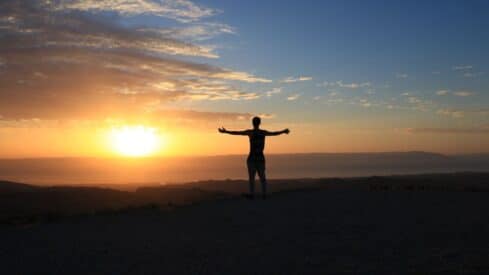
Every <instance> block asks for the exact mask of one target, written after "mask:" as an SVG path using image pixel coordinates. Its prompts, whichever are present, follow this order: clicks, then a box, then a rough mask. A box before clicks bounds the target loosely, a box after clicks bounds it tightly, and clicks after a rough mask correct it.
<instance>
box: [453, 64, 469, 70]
mask: <svg viewBox="0 0 489 275" xmlns="http://www.w3.org/2000/svg"><path fill="white" fill-rule="evenodd" d="M472 68H473V66H472V65H457V66H453V67H452V70H454V71H466V70H471V69H472Z"/></svg>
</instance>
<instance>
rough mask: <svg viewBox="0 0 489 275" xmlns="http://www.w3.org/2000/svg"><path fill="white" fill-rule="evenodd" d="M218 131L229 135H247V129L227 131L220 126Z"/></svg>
mask: <svg viewBox="0 0 489 275" xmlns="http://www.w3.org/2000/svg"><path fill="white" fill-rule="evenodd" d="M218 131H219V133H223V134H230V135H235V136H247V135H248V130H244V131H228V130H226V128H224V127H221V128H219V129H218Z"/></svg>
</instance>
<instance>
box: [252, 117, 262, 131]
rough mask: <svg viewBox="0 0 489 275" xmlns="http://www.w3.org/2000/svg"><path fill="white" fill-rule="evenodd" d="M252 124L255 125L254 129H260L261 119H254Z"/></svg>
mask: <svg viewBox="0 0 489 275" xmlns="http://www.w3.org/2000/svg"><path fill="white" fill-rule="evenodd" d="M251 122H252V123H253V128H255V129H258V127H260V123H261V119H260V118H259V117H257V116H256V117H254V118H253V119H252V120H251Z"/></svg>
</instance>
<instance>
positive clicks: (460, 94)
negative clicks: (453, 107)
mask: <svg viewBox="0 0 489 275" xmlns="http://www.w3.org/2000/svg"><path fill="white" fill-rule="evenodd" d="M473 94H474V93H472V92H469V91H458V92H454V93H453V95H455V96H461V97H466V96H471V95H473Z"/></svg>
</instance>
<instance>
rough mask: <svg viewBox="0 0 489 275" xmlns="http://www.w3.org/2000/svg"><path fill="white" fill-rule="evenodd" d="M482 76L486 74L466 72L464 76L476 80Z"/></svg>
mask: <svg viewBox="0 0 489 275" xmlns="http://www.w3.org/2000/svg"><path fill="white" fill-rule="evenodd" d="M481 75H484V73H483V72H476V73H471V72H466V73H464V74H463V76H464V77H467V78H475V77H479V76H481Z"/></svg>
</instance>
